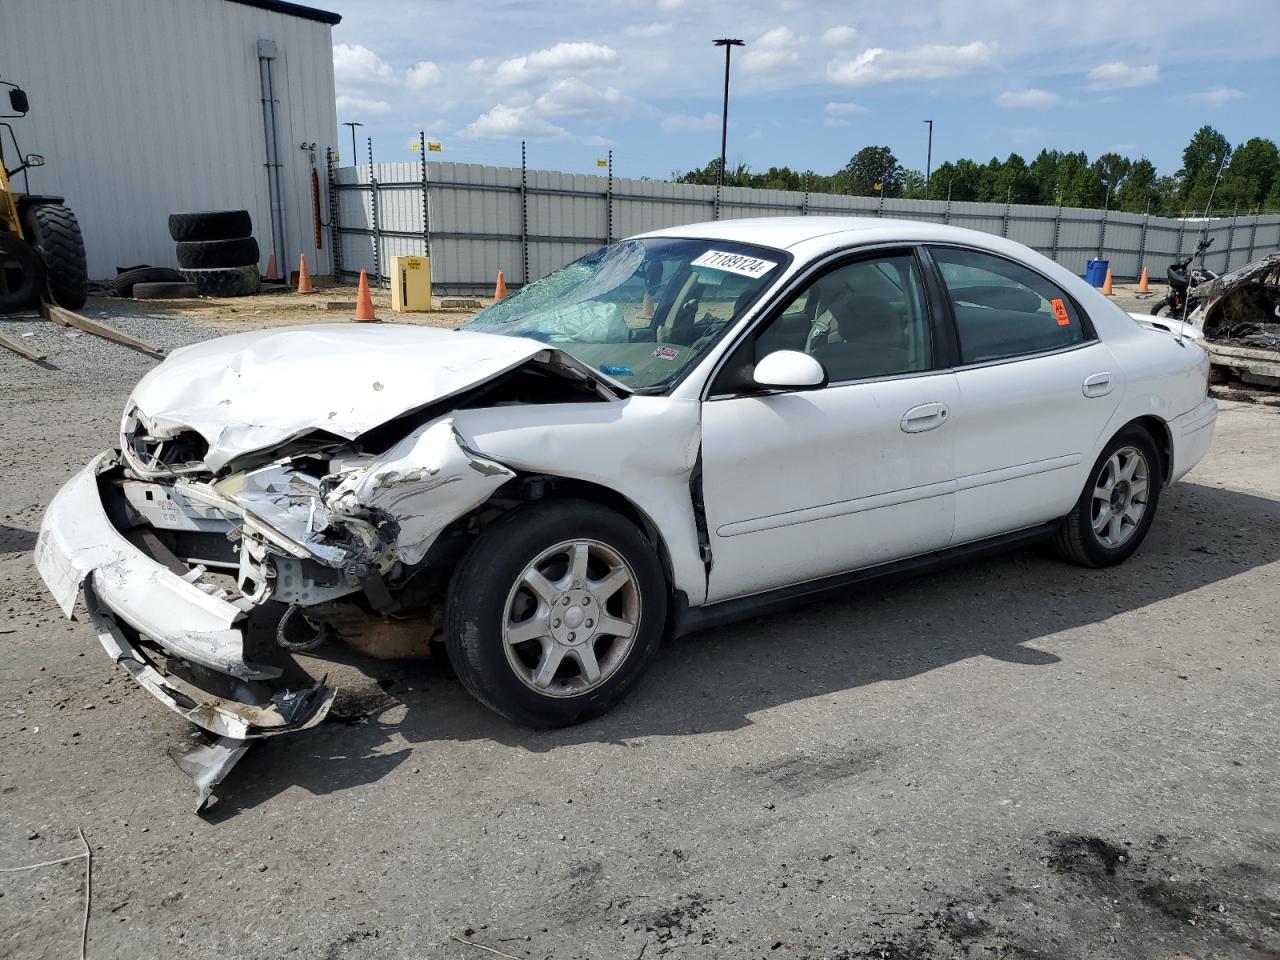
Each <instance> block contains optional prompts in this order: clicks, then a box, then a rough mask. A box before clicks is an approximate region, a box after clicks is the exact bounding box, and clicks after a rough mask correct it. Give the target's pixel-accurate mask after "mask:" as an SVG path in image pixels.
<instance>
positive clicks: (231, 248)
mask: <svg viewBox="0 0 1280 960" xmlns="http://www.w3.org/2000/svg"><path fill="white" fill-rule="evenodd" d="M257 265H258V241H257V240H255V239H253V237H239V238H237V239H235V240H183V241H181V242H180V243H179V244H178V266H179V267H180V268H182V269H187V270H208V269H211V268H213V267H249V266H254V267H256V266H257Z"/></svg>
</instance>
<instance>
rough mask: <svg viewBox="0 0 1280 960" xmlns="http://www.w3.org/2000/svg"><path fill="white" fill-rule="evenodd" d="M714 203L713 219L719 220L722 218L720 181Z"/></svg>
mask: <svg viewBox="0 0 1280 960" xmlns="http://www.w3.org/2000/svg"><path fill="white" fill-rule="evenodd" d="M712 204H713V206H712V209H711V219H712V220H719V219H720V184H719V183H717V184H716V196H715V199H714V200H713V201H712Z"/></svg>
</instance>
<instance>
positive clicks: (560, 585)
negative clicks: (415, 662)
mask: <svg viewBox="0 0 1280 960" xmlns="http://www.w3.org/2000/svg"><path fill="white" fill-rule="evenodd" d="M666 606H667V588H666V581H665V580H664V579H663V576H662V568H661V565H660V564H659V563H658V559H657V556H656V555H655V553H654V549H653V546H652V545H651V544H650V543H649V541H648V540H646V539H645V537H644V536H643V535H642V534H641V533H640V531H639V530H638V529H637V528H636V527H635V525H634V524H632V523H630V522H629V521H628V520H626V519H624V518H623V517H621V516H620V515H618V514H617V513H614V512H613V511H611V510H607V509H605V508H604V507H601V506H599V505H597V504H594V503H589V502H587V501H581V500H547V501H540V502H538V503H534V504H529V505H527V506H524V507H521V508H518V509H517V510H514V511H512V512H511V513H509V514H507V515H506V516H505V517H503V518H501V519H500V520H498V521H497V522H495V523H494V524H492V525H490V526H489V527H488V528H486V529H485V530H484V532H483V533H481V535H480V536H479V537H478V538H477V539H476V542H475V543H474V544H473V545H472V546H471V548H470V550H469V551H468V552H467V555H466V556H465V557H464V558H463V560H462V562H461V563H460V564H459V565H458V568H457V570H456V571H455V572H454V575H453V579H452V581H451V583H450V586H449V597H448V602H447V614H446V630H445V639H446V645H447V647H448V651H449V659H450V661H451V662H452V663H453V666H454V669H455V670H456V671H457V673H458V676H459V678H460V679H461V680H462V683H463V685H464V686H465V687H466V688H467V690H469V691H470V692H471V693H472V695H474V696H475V697H476V698H477V699H478V700H480V701H481V702H482V703H484V704H485V705H486V706H488V707H490V708H491V709H493V710H496V711H497V712H498V713H501V714H502V715H503V716H505V717H508V718H509V719H511V720H514V721H516V722H518V723H523V724H527V725H529V726H539V727H560V726H568V725H570V724H574V723H581V722H582V721H584V720H589V719H591V718H592V717H597V716H599V715H600V714H602V713H605V712H606V711H607V710H609V709H610V708H612V707H613V706H615V705H616V704H617V703H618V702H619V701H621V700H622V699H623V697H625V696H626V694H627V693H628V692H629V691H630V690H631V688H632V687H633V686H634V685H635V683H636V682H637V681H638V680H639V678H640V674H641V672H642V671H643V669H644V666H645V664H646V663H647V662H648V660H649V658H650V657H651V656H652V654H653V652H654V650H656V649H657V647H658V643H659V641H660V640H661V637H662V631H663V627H664V624H665V621H666Z"/></svg>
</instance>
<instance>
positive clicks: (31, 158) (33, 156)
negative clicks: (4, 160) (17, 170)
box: [25, 153, 44, 167]
mask: <svg viewBox="0 0 1280 960" xmlns="http://www.w3.org/2000/svg"><path fill="white" fill-rule="evenodd" d="M25 162H26V165H27V166H28V167H43V166H44V157H42V156H40V154H38V153H28V154H27V159H26V161H25Z"/></svg>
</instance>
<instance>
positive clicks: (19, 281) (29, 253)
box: [0, 233, 44, 313]
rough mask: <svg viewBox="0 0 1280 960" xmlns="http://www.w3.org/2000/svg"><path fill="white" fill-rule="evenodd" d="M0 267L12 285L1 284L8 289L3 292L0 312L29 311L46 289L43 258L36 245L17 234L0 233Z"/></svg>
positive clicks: (1, 287) (3, 288)
mask: <svg viewBox="0 0 1280 960" xmlns="http://www.w3.org/2000/svg"><path fill="white" fill-rule="evenodd" d="M15 268H16V272H17V274H18V276H17V277H16V278H15V277H14V269H15ZM0 270H2V271H4V273H5V278H6V280H7V282H8V283H9V284H12V286H9V287H5V286H3V285H0V291H4V290H7V291H8V292H7V293H6V292H0V313H17V312H18V311H20V310H29V309H30V308H32V307H34V306H35V305H36V304H38V303H39V302H40V294H41V292H42V291H43V290H44V261H43V260H41V259H40V254H39V252H38V251H37V250H36V249H35V247H33V246H31V244H29V243H27V242H26V241H25V240H23V239H22V238H21V237H19V236H18V235H17V234H16V233H0ZM15 279H16V283H15Z"/></svg>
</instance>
